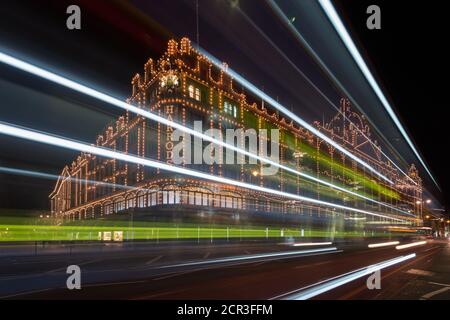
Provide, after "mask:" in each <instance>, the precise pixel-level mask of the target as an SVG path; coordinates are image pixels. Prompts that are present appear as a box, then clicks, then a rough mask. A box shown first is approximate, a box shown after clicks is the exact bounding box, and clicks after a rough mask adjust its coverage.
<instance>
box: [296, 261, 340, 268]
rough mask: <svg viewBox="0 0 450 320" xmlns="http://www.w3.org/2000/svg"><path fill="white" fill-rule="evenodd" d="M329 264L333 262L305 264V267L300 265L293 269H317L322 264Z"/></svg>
mask: <svg viewBox="0 0 450 320" xmlns="http://www.w3.org/2000/svg"><path fill="white" fill-rule="evenodd" d="M329 263H333V261H324V262H318V263H314V264H305V265H301V266H296V267H294V269H304V268H308V267H317V266H322V265H324V264H329Z"/></svg>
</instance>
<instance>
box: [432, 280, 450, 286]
mask: <svg viewBox="0 0 450 320" xmlns="http://www.w3.org/2000/svg"><path fill="white" fill-rule="evenodd" d="M428 283H430V284H435V285H438V286H444V287H450V284H445V283H439V282H431V281H430V282H428Z"/></svg>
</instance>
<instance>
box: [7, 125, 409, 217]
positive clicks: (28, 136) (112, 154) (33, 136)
mask: <svg viewBox="0 0 450 320" xmlns="http://www.w3.org/2000/svg"><path fill="white" fill-rule="evenodd" d="M0 133H2V134H5V135H9V136H13V137H16V138H21V139H25V140H30V141H34V142H39V143H45V144H48V145H52V146H56V147H61V148H66V149H71V150H76V151H80V152H85V153H88V154H95V155H99V156H102V157H107V158H111V159H117V160H122V161H125V162H130V163H134V164H140V165H144V166H148V167H152V168H157V169H161V170H164V171H169V172H172V173H179V174H182V175H188V176H191V177H196V178H200V179H205V180H209V181H213V182H219V183H224V184H229V185H233V186H237V187H241V188H246V189H251V190H255V191H259V192H264V193H268V194H274V195H278V196H281V197H286V198H290V199H293V200H297V201H302V202H309V203H313V204H317V205H324V206H328V207H331V208H339V209H343V210H348V211H352V212H356V213H362V214H366V215H370V216H375V217H379V218H386V219H390V220H393V221H397V222H407V220H404V219H398V218H394V217H391V216H386V215H383V214H379V213H375V212H370V211H366V210H361V209H357V208H352V207H347V206H343V205H339V204H334V203H330V202H326V201H321V200H316V199H312V198H308V197H303V196H299V195H295V194H291V193H287V192H283V191H279V190H275V189H270V188H265V187H260V186H256V185H253V184H248V183H244V182H240V181H236V180H231V179H227V178H223V177H218V176H214V175H210V174H206V173H203V172H198V171H194V170H190V169H185V168H180V167H176V166H173V165H169V164H166V163H161V162H159V161H155V160H150V159H146V158H140V157H136V156H131V155H128V154H123V153H120V152H116V151H111V150H108V149H105V148H100V147H96V146H92V145H88V144H86V143H81V142H77V141H73V140H70V139H67V138H61V137H57V136H54V135H50V134H47V133H41V132H36V131H32V130H30V129H24V128H20V127H17V126H13V125H10V124H7V123H4V122H0Z"/></svg>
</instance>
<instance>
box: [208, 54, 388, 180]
mask: <svg viewBox="0 0 450 320" xmlns="http://www.w3.org/2000/svg"><path fill="white" fill-rule="evenodd" d="M200 52H201V53H202V54H203V55H204V56H206V57H207V58H208V59H209V60H211V61H212V62H213V63H214V64H215V65H216V66H218V67H220V66H221V63H220V61H218V60H217V59H216V58H215V57H214V56H212V55H211V54H209V53H208V52H206V51H205V50H203V49H200ZM226 72H227V73H228V74H229V75H230V76H231V77H233V78H234V79H236V80H237V81H238V82H239V83H241V84H242V85H243V86H244V87H246V88H247V89H248V90H250V91H251V92H252V93H253V94H255V95H257V96H258V97H260V98H261V99H262V100H264V101H267V102H268V103H269V104H270V105H271V106H272V107H274V108H275V109H277V110H278V111H281V112H282V113H283V114H284V115H286V116H287V117H289V118H290V119H292V120H294V121H295V122H297V123H298V124H299V125H300V126H302V127H304V128H305V129H307V130H308V131H310V132H311V133H313V134H314V135H316V136H317V137H319V138H321V139H322V140H324V141H326V142H327V143H329V144H330V145H332V146H333V147H335V148H336V149H338V150H339V151H341V152H342V153H343V154H345V155H347V156H348V157H349V158H351V159H353V160H355V161H356V162H358V163H359V164H360V165H362V166H363V167H365V168H366V169H368V170H369V171H371V172H373V173H374V174H376V175H377V176H379V177H380V178H382V179H383V180H386V181H387V182H389V183H391V184H393V183H394V182H392V181H391V180H390V179H389V178H387V177H386V176H384V175H383V174H381V173H379V172H378V171H377V170H375V169H374V168H372V167H371V166H370V165H369V164H368V163H366V162H365V161H363V160H361V159H360V158H358V157H357V156H355V155H354V154H353V153H351V152H350V151H348V150H347V149H345V148H344V147H342V146H341V145H339V144H338V143H336V142H335V141H333V140H332V139H331V138H329V137H328V136H326V135H325V134H323V133H322V132H320V131H319V130H317V129H316V128H314V127H313V126H312V125H310V124H309V123H308V122H306V121H305V120H303V119H302V118H300V117H299V116H297V115H296V114H295V113H293V112H292V111H289V110H288V109H287V108H286V107H284V106H282V105H281V104H280V103H279V102H277V101H275V100H274V99H273V98H272V97H270V96H268V95H267V94H266V93H264V92H262V91H261V90H259V89H258V88H257V87H255V86H254V85H253V84H251V83H250V82H248V81H247V80H245V79H244V78H243V77H241V76H240V75H239V74H238V73H236V72H235V71H233V70H232V69H230V68H228V69H227V71H226Z"/></svg>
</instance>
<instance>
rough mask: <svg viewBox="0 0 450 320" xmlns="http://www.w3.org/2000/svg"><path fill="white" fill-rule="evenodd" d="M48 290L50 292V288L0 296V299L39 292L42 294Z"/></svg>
mask: <svg viewBox="0 0 450 320" xmlns="http://www.w3.org/2000/svg"><path fill="white" fill-rule="evenodd" d="M49 290H52V288H48V289H41V290H33V291H25V292H20V293H15V294H10V295H7V296H1V297H0V299H8V298H13V297H18V296H23V295H28V294H33V293H39V292H44V291H49Z"/></svg>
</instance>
